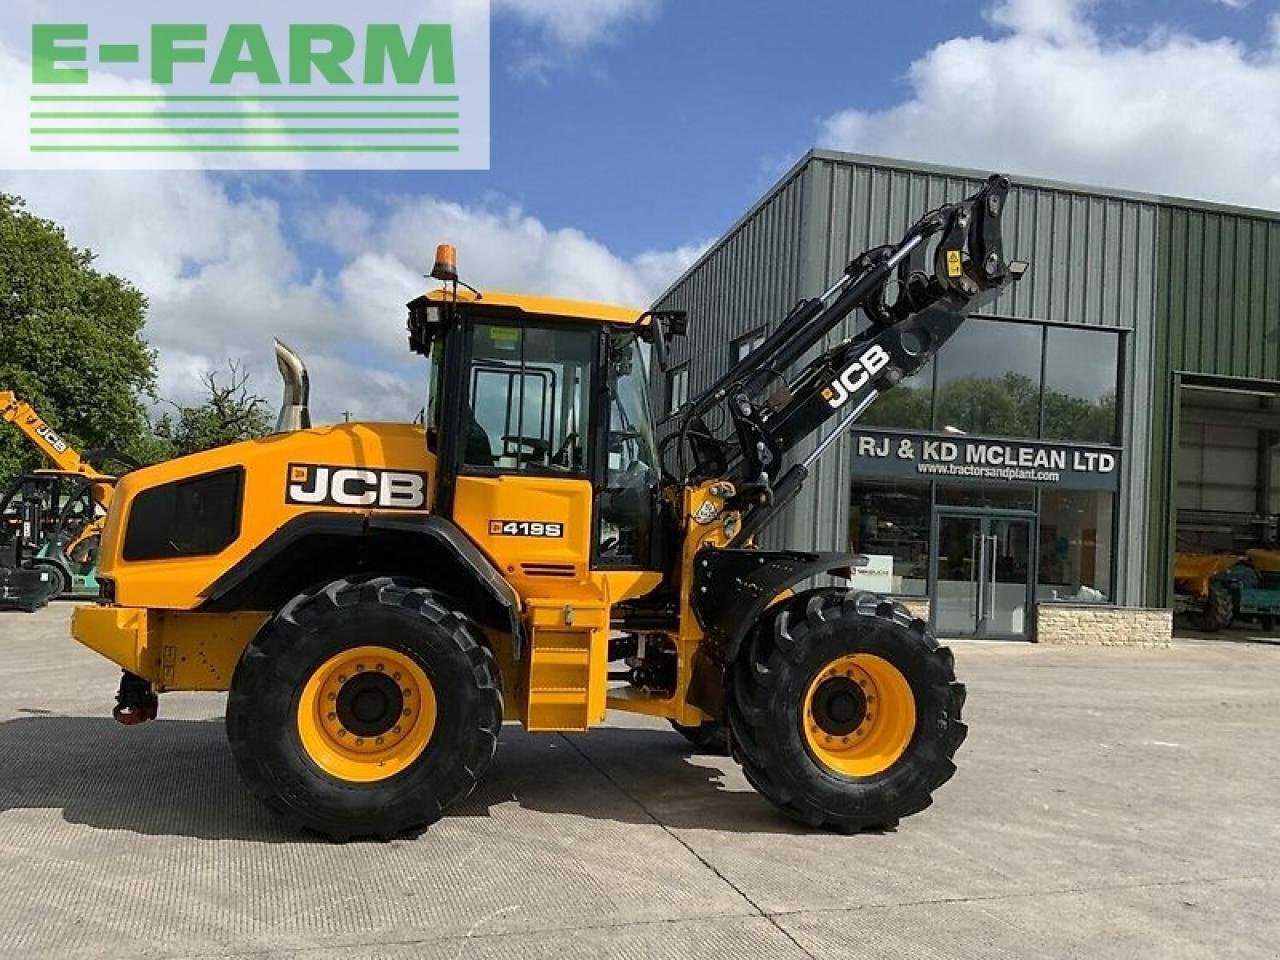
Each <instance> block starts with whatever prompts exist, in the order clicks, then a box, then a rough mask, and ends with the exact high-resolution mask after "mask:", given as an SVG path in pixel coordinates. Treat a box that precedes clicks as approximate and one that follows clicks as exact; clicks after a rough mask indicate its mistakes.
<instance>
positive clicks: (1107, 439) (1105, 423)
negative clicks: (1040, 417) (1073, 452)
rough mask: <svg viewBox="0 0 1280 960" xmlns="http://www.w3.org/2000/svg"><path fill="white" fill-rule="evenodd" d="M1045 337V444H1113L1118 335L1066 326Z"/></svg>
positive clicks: (1050, 332)
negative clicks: (1046, 441) (1049, 441)
mask: <svg viewBox="0 0 1280 960" xmlns="http://www.w3.org/2000/svg"><path fill="white" fill-rule="evenodd" d="M1045 333H1046V337H1047V339H1046V342H1045V359H1044V439H1046V440H1083V441H1086V442H1087V441H1093V442H1095V443H1114V442H1115V440H1116V383H1117V381H1118V379H1119V376H1118V375H1119V371H1120V338H1119V335H1118V334H1115V333H1113V332H1111V331H1108V330H1081V329H1079V328H1070V327H1049V328H1048V329H1047V330H1046V331H1045Z"/></svg>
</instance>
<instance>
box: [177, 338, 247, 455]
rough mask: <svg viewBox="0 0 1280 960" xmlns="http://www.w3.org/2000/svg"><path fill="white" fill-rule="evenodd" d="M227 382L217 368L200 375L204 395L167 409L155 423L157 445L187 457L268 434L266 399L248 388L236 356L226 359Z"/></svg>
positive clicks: (244, 372) (245, 372)
mask: <svg viewBox="0 0 1280 960" xmlns="http://www.w3.org/2000/svg"><path fill="white" fill-rule="evenodd" d="M226 372H227V378H226V382H225V384H224V383H220V382H219V380H218V377H219V374H218V373H217V372H216V371H212V370H211V371H208V372H207V373H204V374H202V375H201V377H200V382H201V383H202V384H204V388H205V394H206V396H205V399H204V401H203V402H202V403H200V404H199V405H197V406H180V405H179V404H176V403H175V404H173V407H174V409H175V411H176V412H175V413H174V414H168V413H166V414H165V415H163V416H162V417H161V418H160V420H159V422H158V423H157V424H156V426H155V431H154V433H155V440H156V449H155V451H153V452H154V453H164V452H166V451H165V445H166V444H167V445H168V451H167V456H160V457H156V458H155V459H167V458H168V457H184V456H186V455H187V454H190V453H199V452H200V451H201V450H211V449H213V448H214V447H221V446H224V445H225V444H228V443H235V442H237V441H239V440H250V439H252V438H254V437H261V436H264V435H266V434H267V433H269V432H270V430H271V418H270V413H269V412H268V410H267V401H266V400H265V399H263V398H262V397H260V396H258V395H257V394H254V393H250V392H249V374H248V372H247V371H246V370H245V369H244V367H243V366H241V365H240V364H237V363H236V362H235V361H234V360H229V361H227V371H226Z"/></svg>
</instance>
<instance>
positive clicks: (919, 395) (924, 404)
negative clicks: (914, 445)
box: [858, 364, 933, 430]
mask: <svg viewBox="0 0 1280 960" xmlns="http://www.w3.org/2000/svg"><path fill="white" fill-rule="evenodd" d="M932 373H933V366H932V364H930V366H929V368H928V369H926V370H924V371H922V372H921V373H919V374H917V375H916V376H914V377H911V378H909V379H907V380H903V381H902V382H901V383H899V384H898V385H897V386H896V387H894V388H893V389H892V390H887V391H885V392H884V393H882V394H881V395H880V396H878V397H877V398H876V402H875V403H873V404H872V405H871V406H870V408H869V409H868V410H867V412H866V413H865V414H863V415H862V418H861V419H860V420H859V421H858V424H859V426H864V427H887V428H889V429H900V430H928V429H929V424H930V423H931V422H932V419H933V418H932V409H933V378H932Z"/></svg>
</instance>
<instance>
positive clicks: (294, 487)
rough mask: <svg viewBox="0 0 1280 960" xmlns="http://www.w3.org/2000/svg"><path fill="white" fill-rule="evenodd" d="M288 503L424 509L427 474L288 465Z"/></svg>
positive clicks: (286, 494)
mask: <svg viewBox="0 0 1280 960" xmlns="http://www.w3.org/2000/svg"><path fill="white" fill-rule="evenodd" d="M284 498H285V502H286V503H293V504H300V505H305V506H317V505H319V506H326V507H384V508H386V509H387V510H425V509H426V508H427V475H426V474H425V473H418V472H416V471H408V470H380V469H377V468H374V467H333V466H321V465H320V464H316V463H291V464H289V474H288V482H287V483H286V485H285V497H284Z"/></svg>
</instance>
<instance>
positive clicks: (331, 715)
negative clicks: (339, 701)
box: [329, 713, 338, 720]
mask: <svg viewBox="0 0 1280 960" xmlns="http://www.w3.org/2000/svg"><path fill="white" fill-rule="evenodd" d="M329 719H330V720H337V719H338V715H337V714H336V713H330V714H329Z"/></svg>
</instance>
